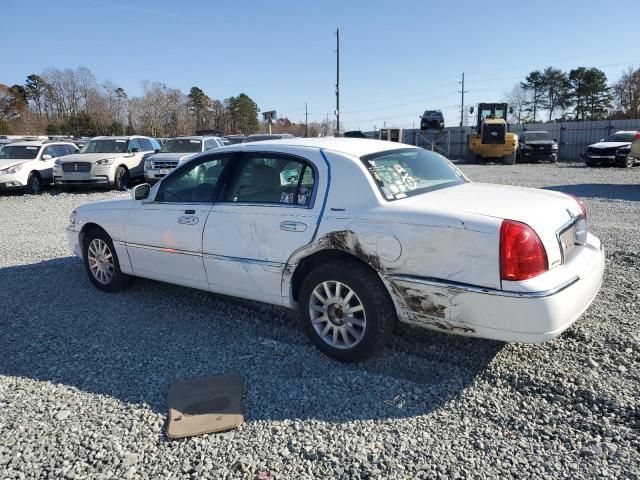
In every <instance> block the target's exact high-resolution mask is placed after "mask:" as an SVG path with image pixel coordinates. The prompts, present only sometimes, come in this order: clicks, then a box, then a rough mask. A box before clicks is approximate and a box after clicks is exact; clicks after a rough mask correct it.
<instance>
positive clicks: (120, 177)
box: [114, 166, 129, 190]
mask: <svg viewBox="0 0 640 480" xmlns="http://www.w3.org/2000/svg"><path fill="white" fill-rule="evenodd" d="M114 186H115V188H116V190H126V189H127V188H129V170H127V168H126V167H123V166H120V167H118V168H116V174H115V182H114Z"/></svg>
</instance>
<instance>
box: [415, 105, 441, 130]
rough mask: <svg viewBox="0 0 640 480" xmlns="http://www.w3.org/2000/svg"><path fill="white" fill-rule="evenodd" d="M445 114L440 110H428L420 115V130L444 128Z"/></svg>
mask: <svg viewBox="0 0 640 480" xmlns="http://www.w3.org/2000/svg"><path fill="white" fill-rule="evenodd" d="M443 128H444V115H442V112H441V111H440V110H426V111H425V112H424V113H423V114H422V117H420V130H442V129H443Z"/></svg>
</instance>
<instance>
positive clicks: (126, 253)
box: [68, 138, 604, 361]
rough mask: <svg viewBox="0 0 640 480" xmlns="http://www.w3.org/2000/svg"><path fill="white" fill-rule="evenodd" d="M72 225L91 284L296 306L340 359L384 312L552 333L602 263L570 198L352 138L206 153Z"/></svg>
mask: <svg viewBox="0 0 640 480" xmlns="http://www.w3.org/2000/svg"><path fill="white" fill-rule="evenodd" d="M68 239H69V242H70V244H71V246H72V248H73V250H74V251H75V253H76V254H77V255H78V256H79V257H80V258H82V259H83V260H84V264H85V267H86V271H87V273H88V275H89V278H90V279H91V281H92V282H93V283H94V285H95V286H96V287H98V288H99V289H101V290H105V291H116V290H120V289H122V288H124V287H126V286H127V285H128V284H129V281H130V279H131V276H139V277H146V278H151V279H155V280H160V281H164V282H169V283H174V284H178V285H185V286H189V287H194V288H199V289H202V290H209V291H212V292H216V293H221V294H226V295H233V296H237V297H243V298H247V299H251V300H258V301H262V302H268V303H272V304H276V305H283V306H285V307H289V308H297V309H298V311H299V315H300V319H301V322H302V325H303V327H304V329H305V331H306V332H307V334H308V335H309V337H310V338H311V340H312V341H313V342H314V343H315V345H316V346H317V347H318V348H320V349H321V350H322V351H323V352H325V353H326V354H328V355H330V356H332V357H334V358H336V359H339V360H343V361H359V360H363V359H365V358H367V357H368V356H370V355H371V354H373V353H374V352H376V351H378V350H379V349H380V348H381V347H382V346H383V345H384V343H385V341H386V340H387V339H388V338H389V337H390V336H391V335H392V332H393V328H394V324H395V322H396V321H401V322H409V323H413V324H416V325H420V326H423V327H426V328H430V329H435V330H438V331H441V332H449V333H455V334H460V335H467V336H474V337H483V338H490V339H498V340H504V341H514V342H541V341H545V340H548V339H551V338H553V337H556V336H557V335H559V334H560V333H561V332H563V331H564V330H565V329H567V328H568V327H569V326H570V325H571V324H572V323H573V322H574V321H576V320H577V319H578V318H579V317H580V316H581V315H582V313H583V312H584V311H585V310H586V309H587V307H588V306H589V305H590V303H591V302H592V300H593V298H594V297H595V295H596V294H597V292H598V289H599V288H600V285H601V283H602V278H603V273H604V252H603V247H602V245H601V243H600V241H599V240H598V239H597V238H596V237H595V236H593V235H591V234H590V233H588V231H587V212H586V209H585V207H584V204H583V203H582V202H581V201H580V200H578V199H577V198H575V197H571V196H569V195H565V194H562V193H557V192H550V191H544V190H536V189H529V188H519V187H509V186H504V185H491V184H481V183H473V182H470V181H469V180H468V179H467V178H466V177H465V176H464V175H463V174H462V173H461V172H460V171H459V170H458V169H457V168H456V167H455V166H454V165H453V164H451V163H450V162H449V161H448V160H447V159H445V158H444V157H442V156H441V155H438V154H436V153H433V152H429V151H425V150H423V149H420V148H415V147H410V146H406V145H398V144H394V143H390V142H381V141H377V140H362V139H348V138H325V139H305V138H296V139H292V140H275V141H267V142H256V143H249V144H241V145H236V146H231V147H226V148H222V149H219V150H215V151H211V152H205V153H203V154H200V155H198V156H197V157H195V158H193V159H191V160H190V161H189V162H187V163H185V164H183V165H181V166H180V167H178V168H177V169H176V170H174V171H173V172H172V173H171V174H169V175H168V176H167V177H165V178H164V179H162V181H160V182H159V183H157V184H156V185H155V186H154V187H153V188H151V187H150V186H149V185H147V184H143V185H138V186H136V187H135V188H134V189H133V191H132V193H131V198H122V199H117V200H109V201H103V202H97V203H92V204H88V205H84V206H82V207H80V208H77V209H76V210H75V211H74V212H73V213H72V215H71V225H70V226H69V228H68Z"/></svg>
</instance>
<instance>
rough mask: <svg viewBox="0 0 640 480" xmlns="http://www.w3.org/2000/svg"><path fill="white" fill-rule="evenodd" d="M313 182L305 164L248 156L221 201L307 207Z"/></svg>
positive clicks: (309, 167)
mask: <svg viewBox="0 0 640 480" xmlns="http://www.w3.org/2000/svg"><path fill="white" fill-rule="evenodd" d="M315 183H316V178H315V172H314V169H313V167H312V166H311V165H310V164H309V163H308V162H306V161H304V160H300V159H292V158H289V157H286V156H280V155H270V154H250V155H247V156H246V157H245V159H244V161H243V162H242V164H241V166H240V168H239V169H238V170H237V171H236V174H235V178H234V180H233V181H232V183H231V186H230V188H229V189H228V191H227V193H226V195H225V198H224V200H225V201H227V202H238V203H270V204H281V205H299V206H305V207H306V206H309V205H310V203H311V200H312V194H313V190H314V186H315Z"/></svg>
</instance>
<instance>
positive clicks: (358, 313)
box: [309, 280, 367, 350]
mask: <svg viewBox="0 0 640 480" xmlns="http://www.w3.org/2000/svg"><path fill="white" fill-rule="evenodd" d="M309 315H310V317H311V323H312V324H313V328H314V330H315V331H316V333H317V334H318V336H319V337H320V338H321V339H322V340H323V341H324V342H325V343H326V344H327V345H330V346H331V347H333V348H337V349H341V350H346V349H350V348H353V347H355V346H356V345H358V344H359V343H360V342H361V341H362V339H363V338H364V333H365V330H366V327H367V318H366V314H365V310H364V306H363V304H362V301H361V300H360V298H358V295H356V293H355V292H354V291H353V290H352V289H351V288H350V287H349V286H348V285H346V284H344V283H341V282H338V281H331V280H327V281H324V282H322V283H320V284H319V285H317V286H316V288H315V289H314V290H313V292H312V293H311V297H310V298H309Z"/></svg>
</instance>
